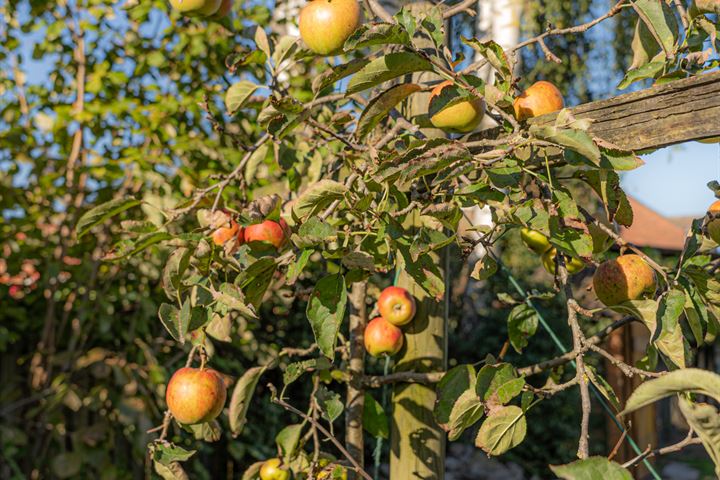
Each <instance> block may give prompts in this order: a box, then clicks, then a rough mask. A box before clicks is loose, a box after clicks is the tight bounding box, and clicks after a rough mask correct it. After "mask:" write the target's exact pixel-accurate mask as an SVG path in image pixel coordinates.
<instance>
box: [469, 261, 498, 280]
mask: <svg viewBox="0 0 720 480" xmlns="http://www.w3.org/2000/svg"><path fill="white" fill-rule="evenodd" d="M497 269H498V265H497V262H496V261H495V259H494V258H492V257H491V256H490V255H485V256H484V257H482V258H481V259H479V260H478V261H477V262H476V263H475V267H473V271H472V273H471V274H470V276H471V277H472V278H474V279H475V280H478V281H483V280H487V279H488V278H490V277H492V276H493V275H495V273H496V272H497Z"/></svg>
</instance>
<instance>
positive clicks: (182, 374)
mask: <svg viewBox="0 0 720 480" xmlns="http://www.w3.org/2000/svg"><path fill="white" fill-rule="evenodd" d="M226 396H227V387H226V386H225V383H224V382H223V379H222V377H221V376H220V374H219V373H218V372H216V371H215V370H212V369H209V368H206V369H202V370H201V369H199V368H191V367H185V368H181V369H180V370H178V371H176V372H175V373H174V374H173V376H172V377H171V378H170V382H169V383H168V386H167V390H166V391H165V401H166V402H167V405H168V409H170V412H171V413H172V415H173V417H175V419H176V420H177V421H178V422H180V423H184V424H188V425H193V424H196V423H205V422H209V421H211V420H214V419H215V418H216V417H217V416H218V415H220V412H221V411H222V409H223V406H224V405H225V398H226Z"/></svg>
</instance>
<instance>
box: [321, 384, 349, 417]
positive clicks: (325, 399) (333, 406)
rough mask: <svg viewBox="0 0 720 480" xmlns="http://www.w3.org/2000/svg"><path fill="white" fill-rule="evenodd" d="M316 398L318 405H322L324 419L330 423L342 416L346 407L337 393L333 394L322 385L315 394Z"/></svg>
mask: <svg viewBox="0 0 720 480" xmlns="http://www.w3.org/2000/svg"><path fill="white" fill-rule="evenodd" d="M315 398H316V399H317V402H318V405H320V409H321V411H322V414H323V417H324V418H325V419H327V420H328V421H329V422H330V423H332V422H334V421H335V420H337V419H338V417H340V415H342V412H343V410H344V408H345V406H344V404H343V401H342V399H341V398H340V395H339V394H338V393H337V392H333V391H332V390H329V389H328V388H327V387H325V386H324V385H320V387H319V388H318V391H317V393H316V394H315Z"/></svg>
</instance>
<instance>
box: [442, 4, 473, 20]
mask: <svg viewBox="0 0 720 480" xmlns="http://www.w3.org/2000/svg"><path fill="white" fill-rule="evenodd" d="M475 5H477V0H463V1H462V2H460V3H458V4H457V5H453V6H452V7H450V8H448V9H447V10H445V11H444V12H443V18H444V19H445V20H447V19H448V18H451V17H453V16H455V15H457V14H459V13H463V12H468V13H469V14H470V15H472V16H475V15H476V12H475V11H474V10H472V9H471V8H470V7H472V6H475Z"/></svg>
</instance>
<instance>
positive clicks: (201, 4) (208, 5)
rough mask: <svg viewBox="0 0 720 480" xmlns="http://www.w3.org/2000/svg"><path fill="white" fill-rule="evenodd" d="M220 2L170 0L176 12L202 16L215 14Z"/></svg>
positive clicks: (218, 0) (214, 0)
mask: <svg viewBox="0 0 720 480" xmlns="http://www.w3.org/2000/svg"><path fill="white" fill-rule="evenodd" d="M221 3H222V0H170V5H172V7H173V8H174V9H175V10H177V11H178V12H180V13H184V14H186V15H200V16H203V17H208V16H210V15H213V14H215V12H217V11H218V9H219V8H220V4H221Z"/></svg>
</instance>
